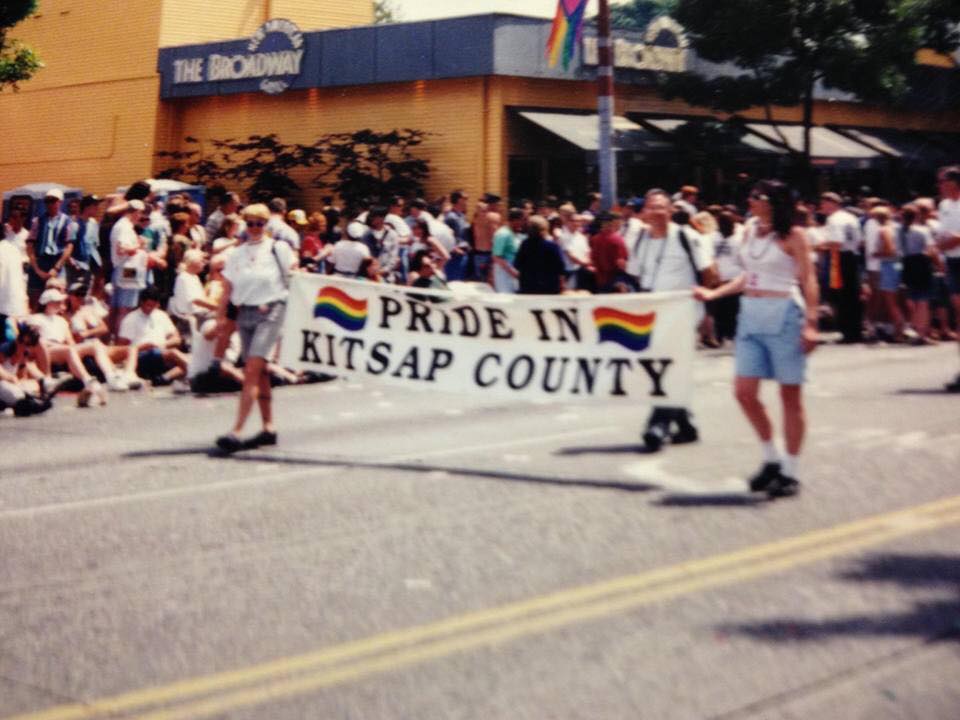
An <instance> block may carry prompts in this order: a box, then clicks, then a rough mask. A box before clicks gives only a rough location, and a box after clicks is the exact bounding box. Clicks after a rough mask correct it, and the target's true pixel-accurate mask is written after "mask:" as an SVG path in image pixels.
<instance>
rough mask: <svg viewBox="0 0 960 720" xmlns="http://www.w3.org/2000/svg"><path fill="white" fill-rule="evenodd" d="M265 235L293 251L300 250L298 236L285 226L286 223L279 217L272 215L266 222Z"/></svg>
mask: <svg viewBox="0 0 960 720" xmlns="http://www.w3.org/2000/svg"><path fill="white" fill-rule="evenodd" d="M266 233H267V235H269V236H270V237H272V238H273V239H274V240H280V241H282V242H285V243H287V244H288V245H289V246H290V247H291V248H293V249H294V250H299V249H300V234H299V233H298V232H297V231H296V230H294V229H293V228H292V227H290V226H289V225H287V223H286V221H285V220H283V218H281V217H280V216H279V215H273V216H272V217H271V218H270V220H269V221H267V229H266Z"/></svg>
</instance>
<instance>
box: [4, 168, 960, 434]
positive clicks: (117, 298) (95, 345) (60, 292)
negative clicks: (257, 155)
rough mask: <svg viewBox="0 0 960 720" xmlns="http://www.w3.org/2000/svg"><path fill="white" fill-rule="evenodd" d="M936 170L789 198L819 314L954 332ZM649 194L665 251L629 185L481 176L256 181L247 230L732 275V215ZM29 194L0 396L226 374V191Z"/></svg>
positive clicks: (403, 258)
mask: <svg viewBox="0 0 960 720" xmlns="http://www.w3.org/2000/svg"><path fill="white" fill-rule="evenodd" d="M938 179H939V181H940V188H941V197H940V198H936V199H935V198H915V199H913V200H912V201H911V202H909V203H907V204H904V205H896V204H894V203H892V202H889V201H887V200H884V199H882V198H876V197H870V194H869V193H868V192H863V193H862V194H861V196H860V197H856V198H849V197H843V196H840V195H838V194H836V193H831V192H826V193H824V194H822V195H821V196H820V197H819V198H818V199H817V200H816V201H814V202H802V201H800V202H798V203H797V218H798V222H799V223H800V224H802V225H803V226H805V227H806V228H807V231H808V237H809V251H810V253H811V257H812V258H813V259H814V261H815V263H816V267H817V270H818V276H819V279H820V287H821V297H822V307H821V314H822V327H824V328H828V327H832V328H833V329H835V330H836V331H837V332H838V333H839V336H840V338H841V341H842V342H846V343H857V342H863V341H873V340H884V341H887V342H891V343H899V342H909V343H914V344H933V343H936V342H938V341H942V340H952V339H956V337H957V336H956V322H957V313H958V310H960V168H957V167H949V168H944V169H942V170H941V171H940V174H939V176H938ZM667 197H668V198H669V199H670V203H671V205H670V207H669V208H668V209H669V212H670V219H671V223H670V227H671V231H672V229H673V228H676V229H677V232H678V233H679V237H680V239H681V243H680V247H682V248H683V252H682V253H681V252H675V253H672V254H671V256H670V257H664V255H663V253H662V252H661V253H660V256H659V257H656V256H654V255H655V254H653V253H650V244H649V243H647V242H645V237H646V235H647V234H648V229H649V227H650V224H649V222H648V218H647V215H646V214H647V213H648V212H650V208H645V207H644V201H643V200H642V199H641V198H634V199H630V200H625V201H622V202H621V203H620V204H619V205H618V207H617V209H616V210H612V211H604V212H601V211H600V197H599V196H598V195H596V194H593V195H590V196H589V197H587V198H586V199H585V200H584V201H583V202H580V203H578V204H575V203H574V202H573V201H571V200H568V199H558V198H556V197H546V198H543V199H541V200H540V201H538V202H532V201H521V202H518V203H515V205H514V206H512V207H511V206H507V205H505V204H504V203H503V202H502V199H501V198H500V197H498V196H497V195H495V194H492V193H486V194H484V195H483V196H482V197H481V198H479V199H478V200H477V201H476V202H471V198H469V197H468V196H467V194H466V193H464V192H462V191H454V192H452V193H450V194H449V195H447V196H444V197H442V198H438V199H436V200H434V201H432V202H427V201H425V200H423V199H421V198H414V199H407V198H402V197H391V198H381V199H377V200H375V201H370V202H364V203H360V204H359V205H358V206H355V207H338V206H336V205H334V204H332V203H330V204H327V205H326V206H325V207H323V208H322V209H319V210H316V211H309V212H308V211H307V210H306V209H301V208H293V209H290V208H288V206H287V203H286V201H285V200H284V199H282V198H275V199H273V200H271V201H270V202H269V203H268V208H269V215H270V217H269V220H267V221H266V228H265V232H266V234H267V235H268V236H269V237H271V238H273V239H274V240H275V241H277V242H282V243H286V244H288V245H289V247H290V249H291V250H292V251H293V253H294V255H295V257H296V258H297V261H298V265H299V271H301V272H314V273H331V274H335V275H338V276H342V277H349V278H356V279H362V280H366V281H369V282H386V283H397V284H403V285H408V286H412V287H418V288H434V289H443V288H447V287H451V285H452V284H454V283H474V284H476V285H478V286H479V287H481V288H483V289H485V290H488V291H492V292H498V293H533V294H553V293H562V292H567V293H607V292H634V291H650V290H654V289H662V285H661V284H658V285H656V287H654V285H653V281H652V280H651V277H654V276H656V274H657V273H659V272H660V271H661V269H662V270H664V271H668V270H669V267H670V266H671V264H673V265H674V266H676V267H682V268H686V267H688V266H689V268H690V269H691V271H692V276H693V277H695V278H696V282H697V283H700V284H707V285H709V284H718V283H721V282H724V281H727V280H730V279H732V278H735V277H737V276H738V274H739V273H740V272H741V270H740V266H739V263H738V252H739V246H740V243H741V240H742V237H743V233H744V228H745V224H746V223H748V222H750V219H749V218H748V217H745V216H744V215H745V213H744V209H743V208H740V207H737V206H731V205H728V206H719V205H709V204H703V203H701V202H700V200H699V193H698V190H697V188H696V187H692V186H686V187H683V188H681V189H680V190H679V191H678V192H677V193H675V194H672V195H667ZM43 205H44V207H43V209H42V210H41V211H40V212H39V214H36V215H35V216H34V217H32V218H30V217H26V216H25V214H24V213H23V211H22V210H21V209H19V208H13V209H12V210H11V211H10V212H9V213H8V217H7V220H6V223H5V225H4V228H3V229H4V237H3V239H2V240H0V331H2V337H0V409H2V407H11V408H13V411H14V412H15V414H17V415H30V414H35V413H39V412H43V411H44V410H46V409H48V408H49V407H50V406H51V404H52V398H53V397H54V396H55V395H56V394H57V393H58V392H62V391H64V390H67V391H70V390H73V391H75V392H77V402H78V404H79V405H81V406H96V405H102V404H105V403H106V402H107V397H108V390H109V391H113V392H123V391H127V390H133V389H137V388H140V387H142V386H143V385H144V384H145V383H149V384H152V385H154V386H164V385H171V386H172V389H173V391H174V392H178V393H187V392H191V391H194V392H223V391H231V390H237V389H239V388H240V386H241V383H242V380H243V374H242V370H241V368H240V367H239V365H240V363H241V361H240V359H239V358H238V352H237V346H238V341H237V337H236V334H235V332H234V327H233V325H232V324H231V323H230V322H228V321H226V320H225V318H224V308H226V307H228V305H229V302H228V301H229V298H224V297H223V295H224V293H223V289H224V276H223V272H224V268H225V266H226V265H227V262H228V260H229V258H230V256H231V254H232V253H234V252H236V250H237V248H238V247H239V246H241V245H242V244H243V243H244V240H245V237H246V233H247V228H246V226H245V223H244V219H243V204H242V200H241V198H240V197H239V196H238V195H237V194H236V193H232V192H225V193H223V194H221V195H219V196H217V197H210V198H208V208H207V211H208V212H207V213H206V215H205V213H204V208H202V207H201V206H200V205H199V204H198V203H196V202H194V201H192V200H191V199H190V198H189V197H188V196H186V195H183V196H181V195H174V196H171V197H167V198H165V199H163V200H162V201H161V200H159V199H157V198H155V197H154V195H153V193H152V192H151V187H150V185H149V183H147V182H138V183H134V184H133V185H132V186H131V187H130V188H129V189H128V191H127V192H126V193H125V195H122V196H120V195H118V196H111V197H108V198H99V197H97V196H93V195H89V196H85V197H83V198H82V199H80V200H79V201H74V202H71V203H65V201H64V197H63V195H62V193H61V192H60V191H59V190H56V189H53V190H50V191H49V192H48V193H47V195H46V197H45V198H44V200H43ZM578 205H579V207H578ZM657 211H658V212H659V211H662V208H658V209H657ZM673 255H676V256H675V257H674V256H673ZM661 266H662V268H661ZM651 273H653V275H651ZM951 302H952V303H953V304H951ZM737 308H738V299H737V298H736V297H730V298H723V300H720V301H717V302H715V303H711V304H710V305H709V306H708V308H707V312H706V313H704V314H703V318H702V321H701V322H700V324H699V328H698V334H699V342H700V343H701V344H702V345H703V346H706V347H719V346H721V345H722V344H723V343H725V342H727V341H730V340H732V339H733V338H734V337H735V334H736V317H737ZM276 358H277V350H276V349H275V350H274V352H273V353H272V355H271V360H272V361H271V362H269V363H268V368H269V371H270V374H271V377H272V380H273V382H275V383H294V382H302V381H305V380H309V379H310V378H305V377H304V376H303V375H302V374H298V373H294V372H291V371H288V370H286V369H284V368H282V367H279V366H278V365H277V364H276V362H275V361H276ZM957 389H960V387H958V388H957Z"/></svg>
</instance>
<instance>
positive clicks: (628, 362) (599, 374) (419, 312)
mask: <svg viewBox="0 0 960 720" xmlns="http://www.w3.org/2000/svg"><path fill="white" fill-rule="evenodd" d="M374 302H379V318H380V321H379V323H378V324H377V328H378V329H379V330H383V331H391V332H397V333H404V334H407V335H411V334H416V335H420V336H422V335H425V336H433V337H435V338H444V337H446V338H450V339H451V340H453V339H457V338H481V339H484V340H486V341H489V344H490V350H489V351H488V352H485V353H483V354H482V355H480V357H479V358H478V359H477V360H476V361H475V362H474V363H473V365H472V367H471V369H470V376H471V377H470V380H471V384H472V385H473V386H474V387H475V388H477V389H478V390H483V389H486V388H493V387H495V386H500V387H501V388H509V389H510V390H512V391H522V390H524V389H526V388H529V387H531V386H533V385H537V386H539V388H540V389H541V390H543V391H544V392H546V393H549V394H556V393H568V394H571V395H594V394H595V392H596V390H597V388H608V389H609V390H608V392H609V394H610V395H613V396H617V395H621V396H622V395H626V391H625V389H624V376H625V373H629V372H633V371H634V370H637V369H642V370H643V372H644V373H645V374H646V377H647V378H648V379H649V395H650V396H651V397H663V396H664V395H665V393H664V391H663V381H664V378H665V376H666V374H667V372H668V370H669V369H670V366H671V365H672V363H673V361H672V360H671V359H670V358H659V359H657V358H636V357H630V356H629V355H628V356H624V357H613V358H611V357H591V356H588V355H587V356H571V355H570V353H569V352H568V353H564V354H563V355H556V356H555V355H550V354H542V353H538V354H536V355H534V354H527V353H516V354H507V353H504V352H499V351H497V350H496V346H497V344H501V345H504V346H509V345H510V344H511V343H510V342H509V341H510V340H512V339H513V338H514V331H513V329H512V328H511V327H510V324H509V317H508V314H507V313H506V312H505V311H504V310H502V309H500V308H496V307H489V306H477V307H474V306H472V305H457V306H451V307H440V306H439V305H438V304H437V303H431V302H424V301H422V300H418V299H414V298H412V297H406V298H404V299H403V300H400V299H397V298H395V297H390V296H387V295H381V296H379V297H377V298H376V299H375V300H374ZM528 312H529V313H530V314H531V316H532V318H533V321H534V323H535V324H536V327H537V328H538V330H539V336H538V337H536V338H533V339H535V340H536V341H537V342H538V343H556V344H564V343H565V344H567V347H568V348H569V347H570V346H571V345H573V344H581V343H583V340H582V338H581V329H580V318H579V313H578V309H577V308H564V309H551V310H549V311H547V310H541V309H529V310H528ZM621 315H623V317H625V318H628V319H627V320H624V319H622V318H619V319H618V322H620V323H621V325H622V326H624V327H627V328H631V327H632V328H633V330H632V331H631V332H630V333H629V334H628V335H627V336H628V337H629V340H625V339H624V337H625V331H624V328H623V327H619V328H617V330H618V332H617V333H612V334H611V333H610V322H611V316H610V313H609V312H595V313H594V316H595V319H596V327H597V328H598V331H599V341H601V342H605V341H608V340H609V339H610V338H612V339H614V340H615V341H616V342H618V343H620V344H621V345H623V346H624V347H625V349H627V350H637V349H639V347H640V346H639V345H637V344H636V343H638V342H643V347H646V344H645V340H644V335H646V336H649V333H650V329H651V328H652V325H653V321H654V315H653V314H649V315H645V316H632V317H635V318H639V320H638V321H635V322H633V323H632V324H631V323H630V320H629V318H630V317H631V316H629V315H625V314H623V313H621ZM315 316H317V317H323V318H327V319H328V320H331V321H332V322H333V323H335V324H336V325H338V326H339V328H340V329H341V330H344V331H346V332H347V333H360V332H362V330H363V328H364V326H365V325H366V322H367V310H366V301H362V302H358V301H355V300H352V299H350V300H347V299H346V298H345V297H344V296H343V295H342V294H340V293H336V292H329V291H328V292H327V293H321V296H320V297H319V298H318V301H317V309H316V311H315ZM300 335H301V337H300V340H301V343H302V344H301V348H300V357H299V360H300V362H301V363H305V364H308V365H313V366H321V367H322V368H324V369H327V368H329V369H331V370H346V371H351V372H363V373H366V374H369V375H373V376H378V375H384V374H389V375H391V376H392V377H394V378H398V379H405V380H413V381H422V382H425V383H433V382H436V381H437V378H438V377H439V376H440V375H441V373H446V372H452V371H453V368H454V367H455V365H456V359H457V350H456V343H451V344H450V345H448V346H446V347H438V346H426V345H418V344H414V345H412V346H411V345H410V344H409V343H407V344H405V346H404V349H403V350H401V351H399V352H398V351H397V350H396V348H395V344H394V343H391V342H388V341H386V340H378V341H376V342H373V343H372V344H369V345H368V341H367V340H365V339H364V338H363V337H356V336H353V335H352V334H343V333H341V332H333V333H329V332H328V333H324V332H318V331H315V330H308V329H303V328H301V329H300ZM590 342H592V340H590V339H588V341H587V343H584V344H589V343H590Z"/></svg>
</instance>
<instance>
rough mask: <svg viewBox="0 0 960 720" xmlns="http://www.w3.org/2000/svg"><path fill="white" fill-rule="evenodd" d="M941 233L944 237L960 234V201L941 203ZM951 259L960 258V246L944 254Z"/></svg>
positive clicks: (943, 201)
mask: <svg viewBox="0 0 960 720" xmlns="http://www.w3.org/2000/svg"><path fill="white" fill-rule="evenodd" d="M939 214H940V232H941V233H942V234H944V235H952V234H953V233H960V200H948V199H946V198H944V199H943V200H941V201H940V213H939ZM943 254H944V255H946V256H947V257H949V258H960V246H958V247H955V248H953V249H951V250H947V251H945V252H944V253H943Z"/></svg>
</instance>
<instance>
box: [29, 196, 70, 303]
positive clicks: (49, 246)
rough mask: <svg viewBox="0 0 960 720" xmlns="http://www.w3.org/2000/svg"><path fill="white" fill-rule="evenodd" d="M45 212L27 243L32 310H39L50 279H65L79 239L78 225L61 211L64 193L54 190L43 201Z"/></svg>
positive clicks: (38, 218) (31, 229)
mask: <svg viewBox="0 0 960 720" xmlns="http://www.w3.org/2000/svg"><path fill="white" fill-rule="evenodd" d="M43 204H44V208H45V211H44V212H42V213H40V215H38V216H37V217H36V218H34V220H33V226H32V227H31V228H30V238H29V240H28V241H27V256H28V257H29V262H30V268H29V274H28V279H27V295H28V297H29V299H30V307H31V308H36V307H37V300H38V299H39V297H40V295H41V293H43V291H44V289H45V287H46V284H47V280H49V279H50V278H51V277H61V276H62V275H63V274H64V267H65V266H66V264H67V263H68V262H69V261H70V256H71V255H73V251H74V245H75V243H76V238H77V224H76V223H75V222H73V221H72V220H71V219H70V216H69V215H67V214H66V213H64V212H62V211H61V208H62V206H63V192H62V191H61V190H59V189H58V188H51V189H50V190H49V191H48V192H47V194H46V196H45V197H44V199H43Z"/></svg>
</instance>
